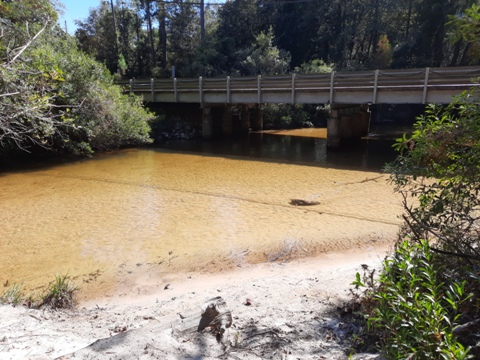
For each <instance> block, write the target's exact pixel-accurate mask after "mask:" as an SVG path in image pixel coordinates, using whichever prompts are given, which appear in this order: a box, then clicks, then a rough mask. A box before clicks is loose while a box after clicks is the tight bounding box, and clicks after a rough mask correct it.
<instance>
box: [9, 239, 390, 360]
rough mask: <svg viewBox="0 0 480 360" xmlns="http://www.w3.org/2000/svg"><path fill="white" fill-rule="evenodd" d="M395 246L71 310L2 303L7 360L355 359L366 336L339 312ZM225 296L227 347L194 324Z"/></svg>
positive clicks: (215, 277) (177, 284) (185, 283)
mask: <svg viewBox="0 0 480 360" xmlns="http://www.w3.org/2000/svg"><path fill="white" fill-rule="evenodd" d="M390 245H391V244H390ZM390 245H389V244H388V243H387V242H385V243H383V244H382V245H381V246H378V245H376V246H369V245H365V246H364V247H363V248H358V249H355V250H352V251H349V252H343V253H330V254H324V255H321V256H317V257H314V258H304V259H294V260H290V261H288V262H283V263H282V262H267V263H261V264H256V265H248V264H245V265H244V266H243V267H241V268H238V269H237V270H235V271H230V272H224V273H221V274H220V273H218V274H210V275H208V274H204V275H196V274H194V273H179V274H176V275H172V277H171V278H170V279H169V282H168V284H167V285H165V286H164V287H163V288H157V289H156V290H155V291H153V292H151V293H149V294H146V295H139V294H138V293H135V292H132V291H128V289H124V290H125V295H124V296H115V297H109V298H103V299H100V300H96V301H90V302H84V303H82V304H81V305H80V306H79V307H78V309H77V310H75V311H69V312H60V311H59V312H48V311H41V310H28V309H26V308H23V307H17V308H12V307H8V306H2V307H0V314H1V326H0V359H37V360H38V359H55V358H60V359H219V358H223V359H346V358H348V357H347V355H346V353H345V352H346V351H347V350H348V348H349V346H350V341H351V340H352V334H353V333H354V332H355V331H356V329H355V327H354V326H353V325H351V324H348V323H344V322H343V321H342V319H341V318H339V317H338V314H337V313H336V312H335V311H333V312H332V310H334V309H336V306H337V305H339V304H341V303H342V302H343V301H344V300H345V299H346V298H347V296H348V289H349V287H350V286H349V284H350V283H351V282H352V280H353V279H354V276H355V273H356V272H357V271H359V269H360V266H361V264H369V265H370V266H378V265H379V264H380V262H381V260H382V259H383V258H384V256H385V254H386V252H387V251H388V248H389V247H390ZM144 285H145V286H148V282H145V283H144ZM215 296H222V297H223V299H224V300H225V302H226V304H227V305H228V307H229V308H230V310H231V312H232V315H233V325H232V327H231V328H229V329H228V330H227V332H226V334H225V336H224V338H223V340H222V341H220V342H217V341H216V339H215V336H214V335H213V334H211V333H208V332H203V333H198V332H197V331H196V329H194V328H192V327H191V326H189V325H188V324H187V323H186V322H188V321H190V322H192V321H193V320H194V319H198V318H199V314H200V307H201V305H202V304H203V303H204V301H205V300H206V299H208V298H211V297H215ZM247 299H248V300H247ZM247 303H249V304H251V305H250V306H247V305H246V304H247ZM193 324H194V325H195V322H193ZM372 357H374V355H367V354H361V355H357V356H356V357H354V358H357V359H358V358H362V359H363V358H372Z"/></svg>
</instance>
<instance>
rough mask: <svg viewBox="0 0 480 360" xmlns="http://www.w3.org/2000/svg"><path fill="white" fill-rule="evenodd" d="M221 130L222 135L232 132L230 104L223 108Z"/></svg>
mask: <svg viewBox="0 0 480 360" xmlns="http://www.w3.org/2000/svg"><path fill="white" fill-rule="evenodd" d="M222 130H223V135H227V136H231V135H232V134H233V118H232V108H231V107H230V106H225V107H224V108H223V116H222Z"/></svg>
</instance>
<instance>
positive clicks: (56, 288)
mask: <svg viewBox="0 0 480 360" xmlns="http://www.w3.org/2000/svg"><path fill="white" fill-rule="evenodd" d="M77 291H78V288H77V287H76V286H75V285H73V284H72V283H71V281H70V278H69V277H68V275H55V281H53V282H51V283H50V284H49V286H48V288H47V291H46V294H45V295H44V296H43V297H42V302H41V304H40V307H42V306H45V307H49V308H51V309H55V310H56V309H70V308H73V307H75V305H76V304H77V301H76V296H75V294H76V293H77Z"/></svg>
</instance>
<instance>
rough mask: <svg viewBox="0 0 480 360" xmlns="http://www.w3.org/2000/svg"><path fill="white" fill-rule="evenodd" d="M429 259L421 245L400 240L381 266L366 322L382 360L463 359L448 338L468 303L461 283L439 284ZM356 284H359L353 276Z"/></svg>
mask: <svg viewBox="0 0 480 360" xmlns="http://www.w3.org/2000/svg"><path fill="white" fill-rule="evenodd" d="M435 257H436V255H435V254H434V253H433V252H432V250H431V249H430V247H429V245H428V243H427V242H425V241H421V242H420V243H419V244H416V245H410V243H409V242H408V241H405V242H403V243H400V244H399V245H398V246H397V248H396V250H395V253H394V254H393V256H392V257H391V258H387V259H386V260H385V261H384V262H383V270H382V272H381V274H380V278H379V279H378V284H377V287H376V289H375V290H374V292H373V299H374V300H375V303H374V306H375V307H374V314H373V316H371V317H370V318H369V320H368V322H369V325H370V326H371V327H373V328H374V329H375V331H376V332H377V333H378V334H379V336H380V341H381V348H382V351H383V353H384V355H385V356H386V357H387V358H388V359H406V358H414V359H419V360H421V359H425V360H427V359H457V360H459V359H467V358H468V349H466V348H464V346H463V345H462V344H460V343H459V342H458V341H457V340H456V339H455V337H454V336H453V334H452V331H453V329H454V327H455V326H456V325H457V324H458V320H459V317H460V314H459V308H460V306H461V304H462V303H463V302H465V301H466V300H467V299H468V296H466V294H465V282H457V281H454V280H452V279H450V281H448V282H445V281H442V280H441V278H442V276H441V275H442V273H443V271H444V270H445V269H444V268H443V267H442V266H441V265H439V262H438V261H436V259H435ZM356 282H357V283H359V285H360V286H361V285H362V284H361V283H360V281H359V275H358V274H357V281H356Z"/></svg>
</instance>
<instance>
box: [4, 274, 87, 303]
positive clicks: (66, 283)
mask: <svg viewBox="0 0 480 360" xmlns="http://www.w3.org/2000/svg"><path fill="white" fill-rule="evenodd" d="M3 285H4V287H6V289H5V290H4V292H3V294H2V295H1V296H0V305H1V304H9V305H12V306H17V305H24V306H26V307H28V308H35V309H39V308H49V309H52V310H57V309H70V308H73V307H75V305H76V304H77V299H76V294H77V291H78V287H77V286H76V285H74V284H73V282H72V281H71V279H70V277H69V276H68V275H55V280H54V281H52V282H51V283H49V284H48V286H47V287H46V288H45V289H44V291H43V292H42V293H40V294H34V293H28V294H24V293H23V288H22V284H18V283H13V284H8V283H7V284H3Z"/></svg>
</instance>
